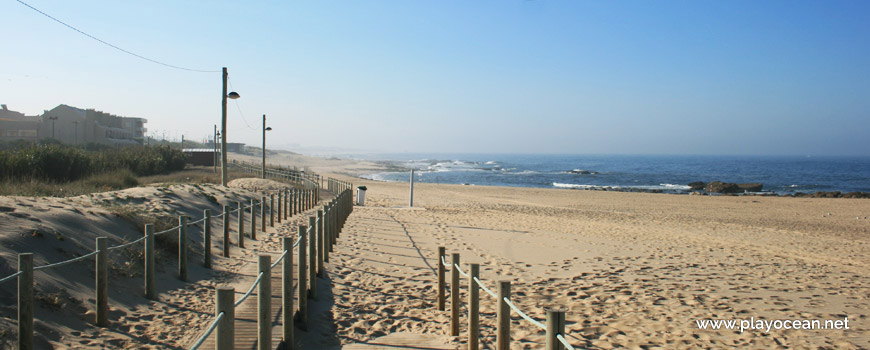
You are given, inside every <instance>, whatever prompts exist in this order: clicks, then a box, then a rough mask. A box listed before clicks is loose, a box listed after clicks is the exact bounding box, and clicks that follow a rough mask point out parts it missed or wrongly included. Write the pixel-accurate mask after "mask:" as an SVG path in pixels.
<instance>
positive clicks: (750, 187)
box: [737, 183, 764, 192]
mask: <svg viewBox="0 0 870 350" xmlns="http://www.w3.org/2000/svg"><path fill="white" fill-rule="evenodd" d="M737 187H738V188H740V191H747V192H761V188H762V187H764V185H763V184H760V183H748V184H737Z"/></svg>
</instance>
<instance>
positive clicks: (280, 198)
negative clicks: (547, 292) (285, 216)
mask: <svg viewBox="0 0 870 350" xmlns="http://www.w3.org/2000/svg"><path fill="white" fill-rule="evenodd" d="M283 197H284V191H278V224H279V225H280V224H281V213H283V212H284V208H282V207H281V205H282V204H283V202H284V198H283Z"/></svg>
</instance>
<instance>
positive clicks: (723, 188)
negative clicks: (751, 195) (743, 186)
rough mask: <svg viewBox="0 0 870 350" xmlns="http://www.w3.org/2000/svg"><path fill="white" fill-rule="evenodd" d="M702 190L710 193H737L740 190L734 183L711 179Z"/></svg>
mask: <svg viewBox="0 0 870 350" xmlns="http://www.w3.org/2000/svg"><path fill="white" fill-rule="evenodd" d="M704 191H707V192H710V193H737V192H740V188H739V187H737V184H735V183H730V182H729V183H726V182H722V181H711V182H709V183H707V185H705V186H704Z"/></svg>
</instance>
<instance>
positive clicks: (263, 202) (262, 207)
mask: <svg viewBox="0 0 870 350" xmlns="http://www.w3.org/2000/svg"><path fill="white" fill-rule="evenodd" d="M260 217H261V219H262V220H260V221H261V222H260V224H261V225H260V226H262V227H263V232H264V233H265V232H266V196H263V197H262V198H260Z"/></svg>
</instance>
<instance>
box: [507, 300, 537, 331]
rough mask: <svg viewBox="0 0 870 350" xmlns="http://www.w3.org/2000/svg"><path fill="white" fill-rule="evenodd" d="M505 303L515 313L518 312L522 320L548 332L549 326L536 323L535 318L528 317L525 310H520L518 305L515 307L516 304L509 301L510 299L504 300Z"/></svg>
mask: <svg viewBox="0 0 870 350" xmlns="http://www.w3.org/2000/svg"><path fill="white" fill-rule="evenodd" d="M504 302H505V303H507V304H508V306H510V307H511V309H513V310H514V311H516V312H517V314H519V315H520V316H522V318H524V319H525V320H526V321H529V323H531V324H533V325H535V326H538V328H540V329H543V330H546V329H547V326H545V325H544V324H543V323H541V322H538V321H536V320H535V319H534V318H531V317H529V315H526V313H525V312H523V310H520V308H518V307H517V306H516V305H514V303H512V302H511V301H510V299H508V298H504Z"/></svg>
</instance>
